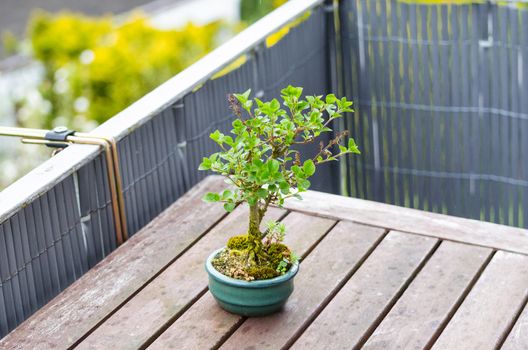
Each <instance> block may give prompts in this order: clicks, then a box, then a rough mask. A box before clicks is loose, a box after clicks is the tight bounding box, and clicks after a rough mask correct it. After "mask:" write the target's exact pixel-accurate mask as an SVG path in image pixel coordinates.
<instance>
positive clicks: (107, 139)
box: [75, 133, 128, 241]
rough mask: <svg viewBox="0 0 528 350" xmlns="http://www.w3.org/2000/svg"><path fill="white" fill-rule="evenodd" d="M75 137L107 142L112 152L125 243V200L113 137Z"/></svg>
mask: <svg viewBox="0 0 528 350" xmlns="http://www.w3.org/2000/svg"><path fill="white" fill-rule="evenodd" d="M75 136H79V137H83V138H91V139H99V140H103V141H105V142H107V143H108V144H109V145H110V149H111V150H112V155H113V157H112V159H113V168H114V173H115V179H116V189H117V197H118V198H117V199H118V201H119V203H120V205H119V210H120V217H121V227H122V232H123V239H124V240H125V241H126V240H127V239H128V230H127V222H126V213H125V199H124V197H123V182H122V177H121V167H120V162H119V154H118V152H117V143H116V141H115V139H114V138H113V137H106V136H94V135H91V134H85V133H75Z"/></svg>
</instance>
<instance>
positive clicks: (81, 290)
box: [0, 177, 225, 349]
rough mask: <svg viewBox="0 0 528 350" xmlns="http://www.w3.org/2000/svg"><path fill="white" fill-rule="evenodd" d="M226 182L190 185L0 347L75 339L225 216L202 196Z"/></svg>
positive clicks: (32, 346) (64, 342) (49, 344)
mask: <svg viewBox="0 0 528 350" xmlns="http://www.w3.org/2000/svg"><path fill="white" fill-rule="evenodd" d="M223 187H225V183H224V182H223V180H222V179H220V178H219V177H209V178H207V179H205V180H204V181H202V182H201V183H200V184H198V185H197V186H195V187H194V188H193V189H192V190H191V191H190V192H189V193H187V194H186V195H185V196H183V197H182V198H181V199H180V200H178V201H177V202H176V203H175V204H173V205H172V206H171V207H169V208H168V209H167V210H166V211H165V212H164V213H162V214H161V215H160V216H159V217H158V218H156V219H155V220H153V221H152V222H151V223H150V224H149V225H148V226H147V227H145V228H144V229H143V230H141V231H140V232H138V233H137V234H135V235H134V236H133V237H132V238H131V239H130V240H128V241H127V242H126V243H125V244H123V246H121V247H120V248H119V249H117V250H116V251H114V252H113V253H112V254H110V255H109V256H108V257H107V258H106V259H104V260H103V261H102V262H101V263H99V264H98V265H96V266H95V267H94V268H93V269H91V270H90V271H89V272H88V273H87V274H86V275H85V276H83V277H82V278H81V279H79V280H77V281H76V282H75V283H74V284H73V285H71V286H70V287H69V288H68V289H66V290H65V291H64V292H62V293H61V294H59V295H58V296H57V297H56V298H55V299H53V300H52V301H51V302H50V303H48V304H47V305H46V306H45V307H43V308H42V309H40V310H39V311H38V312H37V313H36V314H35V315H33V316H32V317H31V318H29V319H28V320H26V321H25V322H24V323H23V324H22V325H20V326H19V327H18V328H17V329H15V331H13V332H11V333H10V334H9V335H7V336H6V337H5V338H3V339H2V340H0V348H2V349H4V348H8V349H11V348H13V349H17V348H29V349H46V348H66V347H68V346H71V345H73V344H75V343H76V342H77V341H78V340H79V339H80V338H81V337H83V336H84V335H85V334H86V333H87V332H89V331H90V330H91V329H92V328H93V327H95V326H96V325H97V324H98V323H99V322H101V320H103V319H104V318H105V317H106V316H107V315H108V314H109V313H111V312H112V311H113V310H114V309H115V308H116V307H118V306H119V305H120V304H121V303H123V302H124V301H125V300H126V299H127V298H129V297H130V296H131V295H132V294H133V293H134V292H135V291H136V290H137V289H138V288H140V287H141V286H142V285H144V284H145V283H146V282H147V281H148V280H149V279H150V278H151V277H152V276H153V275H154V274H156V273H157V272H158V271H159V270H160V269H161V268H163V267H164V266H166V265H167V264H168V263H170V261H171V260H173V259H174V258H175V257H176V256H177V255H178V254H180V253H181V252H182V251H183V250H184V249H186V248H187V247H188V246H189V244H191V243H192V242H193V241H195V240H196V239H197V238H199V237H200V236H201V235H202V234H204V233H205V232H206V231H207V230H208V229H209V228H210V227H211V226H212V225H214V224H215V223H216V222H217V221H218V220H220V219H221V218H222V216H223V215H225V213H224V211H223V208H222V206H220V205H218V204H207V203H204V202H202V200H201V198H202V197H203V195H204V194H205V193H206V192H208V191H218V190H220V189H222V188H223Z"/></svg>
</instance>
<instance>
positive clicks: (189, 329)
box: [149, 213, 335, 350]
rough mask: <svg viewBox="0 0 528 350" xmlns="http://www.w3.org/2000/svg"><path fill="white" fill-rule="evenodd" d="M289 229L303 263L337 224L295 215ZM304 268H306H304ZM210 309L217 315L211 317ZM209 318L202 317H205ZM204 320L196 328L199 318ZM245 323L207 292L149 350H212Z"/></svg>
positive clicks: (287, 221)
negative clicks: (221, 306)
mask: <svg viewBox="0 0 528 350" xmlns="http://www.w3.org/2000/svg"><path fill="white" fill-rule="evenodd" d="M283 222H284V224H285V225H286V228H287V229H288V234H287V235H286V239H285V243H286V244H288V246H289V247H291V248H292V249H293V250H294V251H295V252H296V254H298V255H299V256H300V257H301V264H303V259H304V258H305V257H306V254H307V253H308V252H309V251H310V250H311V248H312V247H313V246H314V245H316V244H317V242H318V241H319V240H320V239H322V238H323V237H324V235H325V234H326V233H327V232H328V231H329V230H330V229H331V228H332V226H333V225H334V224H335V221H332V220H328V219H323V218H318V217H314V216H307V215H304V214H300V213H291V214H289V215H288V216H287V217H286V218H285V219H284V220H283ZM302 266H304V265H302ZM209 310H212V311H213V312H212V313H210V314H209ZM204 314H207V315H208V316H207V317H204V318H201V315H204ZM197 318H199V319H201V322H202V323H201V324H200V327H196V319H197ZM242 320H243V318H242V317H239V316H233V315H232V314H230V313H228V312H225V311H224V310H222V309H221V308H220V307H219V306H218V305H217V304H216V301H215V300H214V298H213V297H212V295H211V293H209V292H207V293H206V294H205V295H204V296H203V297H202V298H200V300H199V301H197V302H196V304H194V305H193V306H192V307H191V308H190V309H189V310H187V311H186V312H185V313H184V314H183V316H182V317H180V318H179V319H178V320H176V322H175V323H174V324H173V325H172V326H171V327H170V328H169V329H167V330H166V331H165V332H164V333H163V334H162V335H161V336H160V337H159V338H158V339H157V340H156V341H155V342H154V343H153V344H152V345H151V346H150V347H149V349H160V350H163V349H170V348H175V349H189V350H192V349H209V348H212V347H214V346H216V345H218V344H219V343H220V342H221V340H222V339H223V337H224V336H225V334H227V333H229V332H230V330H231V329H233V328H234V327H236V325H237V324H238V323H239V322H241V321H242Z"/></svg>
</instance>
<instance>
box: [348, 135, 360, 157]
mask: <svg viewBox="0 0 528 350" xmlns="http://www.w3.org/2000/svg"><path fill="white" fill-rule="evenodd" d="M348 150H349V151H350V152H352V153H356V154H361V152H360V151H359V148H358V146H357V145H356V141H354V139H353V138H350V139H348Z"/></svg>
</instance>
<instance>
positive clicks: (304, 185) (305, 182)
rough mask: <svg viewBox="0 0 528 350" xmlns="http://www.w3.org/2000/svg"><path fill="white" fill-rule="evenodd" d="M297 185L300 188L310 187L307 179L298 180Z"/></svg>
mask: <svg viewBox="0 0 528 350" xmlns="http://www.w3.org/2000/svg"><path fill="white" fill-rule="evenodd" d="M298 185H299V187H300V188H302V189H304V190H307V189H309V188H310V185H311V183H310V181H308V180H300V181H299V183H298Z"/></svg>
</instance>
